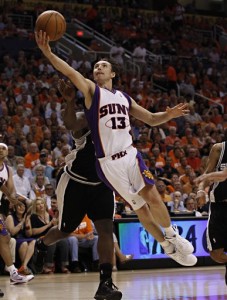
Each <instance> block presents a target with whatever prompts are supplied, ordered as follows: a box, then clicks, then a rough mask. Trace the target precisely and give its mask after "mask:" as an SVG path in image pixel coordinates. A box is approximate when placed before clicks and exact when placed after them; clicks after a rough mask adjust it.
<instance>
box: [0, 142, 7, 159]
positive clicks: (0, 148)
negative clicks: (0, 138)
mask: <svg viewBox="0 0 227 300" xmlns="http://www.w3.org/2000/svg"><path fill="white" fill-rule="evenodd" d="M7 155H8V149H7V147H6V146H4V145H0V159H1V158H5V157H6V156H7Z"/></svg>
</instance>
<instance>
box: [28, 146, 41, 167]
mask: <svg viewBox="0 0 227 300" xmlns="http://www.w3.org/2000/svg"><path fill="white" fill-rule="evenodd" d="M39 163H40V160H39V149H38V146H37V144H36V143H31V144H30V145H29V152H28V153H27V154H26V155H25V157H24V165H25V168H29V169H31V170H32V168H34V167H35V166H36V165H38V164H39Z"/></svg>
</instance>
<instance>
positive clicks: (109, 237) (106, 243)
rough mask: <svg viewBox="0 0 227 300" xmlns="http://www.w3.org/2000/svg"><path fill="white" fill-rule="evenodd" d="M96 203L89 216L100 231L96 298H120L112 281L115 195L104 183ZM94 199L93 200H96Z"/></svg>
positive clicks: (99, 190)
mask: <svg viewBox="0 0 227 300" xmlns="http://www.w3.org/2000/svg"><path fill="white" fill-rule="evenodd" d="M94 192H95V193H96V197H95V199H96V201H95V204H94V205H93V206H92V207H90V208H89V213H88V216H89V217H90V218H91V219H92V220H93V221H94V224H95V228H96V230H97V233H98V237H99V238H98V246H97V247H98V254H99V279H100V283H99V287H98V290H97V291H96V294H95V299H96V300H99V299H110V300H111V299H114V300H120V299H121V298H122V293H121V292H120V291H119V290H118V288H117V287H116V286H115V285H114V284H113V281H112V268H113V265H112V259H113V251H114V244H113V214H114V197H113V192H112V191H111V190H110V189H108V188H107V187H106V186H105V185H104V184H101V185H100V186H98V187H96V188H95V190H94ZM95 199H93V201H94V200H95Z"/></svg>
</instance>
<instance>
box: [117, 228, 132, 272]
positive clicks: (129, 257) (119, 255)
mask: <svg viewBox="0 0 227 300" xmlns="http://www.w3.org/2000/svg"><path fill="white" fill-rule="evenodd" d="M113 240H114V257H113V271H117V261H116V258H117V259H118V260H119V263H120V264H125V263H127V262H129V261H130V260H132V259H133V254H124V253H122V251H121V249H120V246H119V244H118V240H117V237H116V235H115V233H113Z"/></svg>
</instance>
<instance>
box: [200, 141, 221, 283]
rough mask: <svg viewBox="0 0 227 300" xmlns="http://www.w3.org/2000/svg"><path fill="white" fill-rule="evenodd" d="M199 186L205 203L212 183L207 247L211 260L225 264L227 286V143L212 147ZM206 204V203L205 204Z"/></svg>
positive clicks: (201, 198)
mask: <svg viewBox="0 0 227 300" xmlns="http://www.w3.org/2000/svg"><path fill="white" fill-rule="evenodd" d="M195 182H196V183H198V184H199V191H198V192H197V199H198V201H204V199H205V197H204V194H205V191H204V188H205V187H206V186H208V185H210V183H213V184H212V185H211V187H210V192H209V200H210V211H209V219H208V223H207V232H206V234H207V247H208V250H209V251H210V256H211V258H212V259H213V260H214V261H216V262H217V263H222V264H225V267H226V273H225V283H226V285H227V255H226V253H225V250H226V249H227V218H226V214H227V196H226V191H227V142H222V143H216V144H214V145H213V146H212V148H211V150H210V154H209V157H208V161H207V166H206V169H205V172H204V174H203V175H201V176H199V177H198V178H196V179H195ZM204 204H205V203H204Z"/></svg>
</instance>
